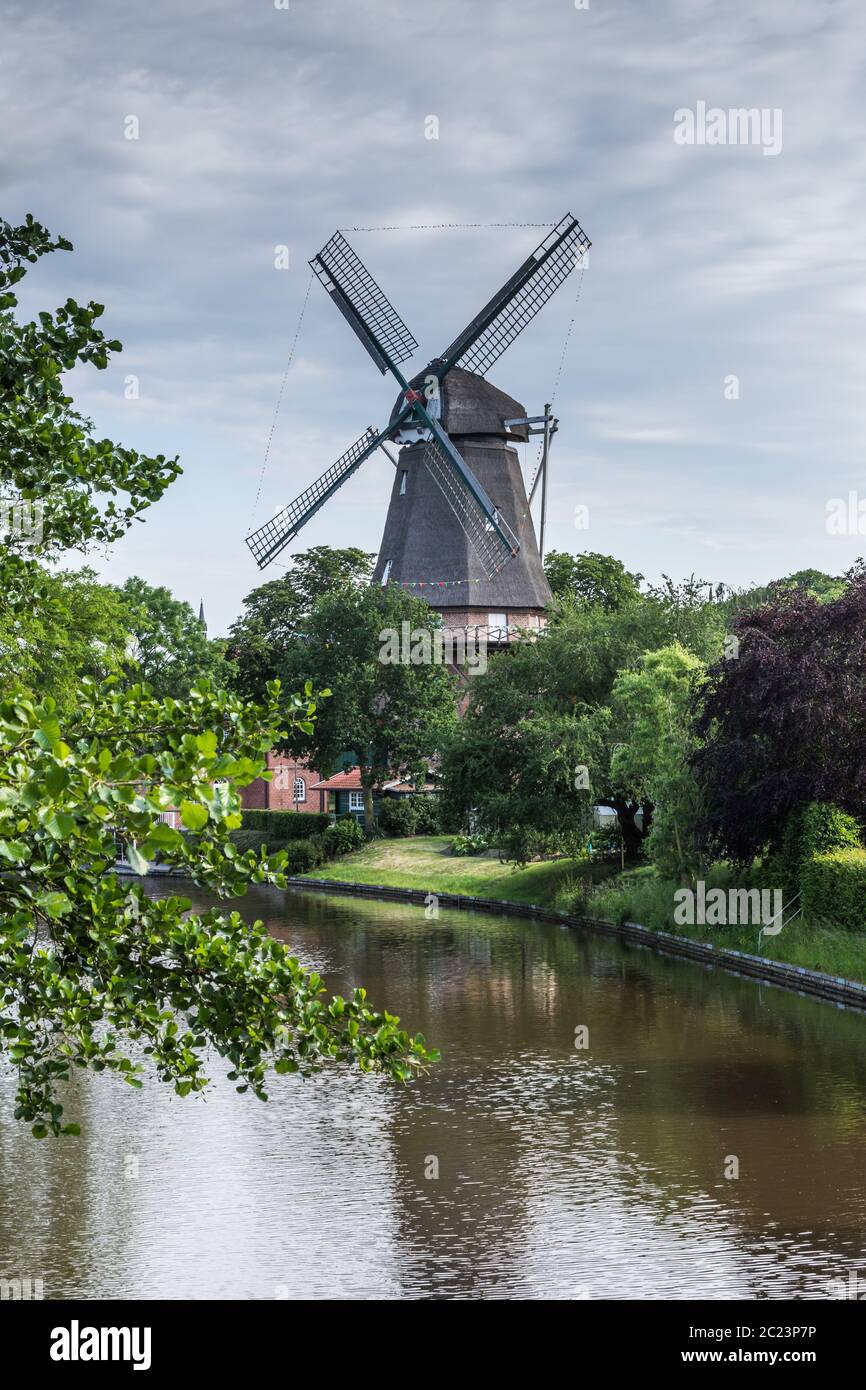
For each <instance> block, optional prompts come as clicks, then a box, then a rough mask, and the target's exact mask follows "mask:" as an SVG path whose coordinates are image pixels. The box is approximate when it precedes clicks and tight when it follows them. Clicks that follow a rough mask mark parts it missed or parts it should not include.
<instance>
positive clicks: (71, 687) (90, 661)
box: [0, 567, 128, 715]
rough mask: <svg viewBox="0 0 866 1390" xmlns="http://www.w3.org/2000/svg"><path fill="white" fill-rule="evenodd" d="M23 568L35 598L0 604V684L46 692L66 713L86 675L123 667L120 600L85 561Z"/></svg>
mask: <svg viewBox="0 0 866 1390" xmlns="http://www.w3.org/2000/svg"><path fill="white" fill-rule="evenodd" d="M24 574H29V576H30V579H31V580H32V585H31V588H32V590H33V602H32V603H22V602H18V603H15V604H8V603H7V604H6V605H4V606H3V607H2V608H0V688H5V687H6V686H7V685H8V684H9V683H10V682H12V681H16V682H18V683H19V684H20V685H21V686H22V687H23V688H24V689H25V690H27V691H29V692H30V693H31V694H33V695H34V696H36V697H37V698H42V697H43V696H46V695H50V696H51V697H52V698H53V699H54V700H55V701H56V702H57V706H58V710H59V711H60V712H61V714H64V715H65V714H66V713H68V712H70V711H72V710H74V709H75V706H76V704H77V700H78V688H79V685H80V683H81V680H82V678H83V677H84V676H95V677H104V676H110V675H112V674H115V673H117V672H120V671H121V670H122V669H123V665H124V660H125V657H126V651H127V645H128V629H127V622H126V613H125V610H124V606H123V603H122V601H121V599H120V596H119V595H118V593H117V591H116V590H115V589H114V588H112V587H111V586H110V585H107V584H101V583H100V582H99V580H98V579H97V577H96V575H95V574H94V572H93V570H91V569H88V568H86V567H85V568H83V569H80V570H71V571H70V570H61V571H58V572H50V571H48V570H43V569H41V568H37V567H31V568H30V569H29V570H25V571H24V572H23V574H22V576H21V577H22V579H23V577H24ZM25 591H26V590H25Z"/></svg>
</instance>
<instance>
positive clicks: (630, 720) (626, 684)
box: [610, 642, 704, 879]
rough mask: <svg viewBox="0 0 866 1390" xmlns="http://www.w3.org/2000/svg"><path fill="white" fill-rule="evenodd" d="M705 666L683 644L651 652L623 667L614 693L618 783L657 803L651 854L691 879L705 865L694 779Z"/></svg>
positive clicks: (661, 865) (613, 774)
mask: <svg viewBox="0 0 866 1390" xmlns="http://www.w3.org/2000/svg"><path fill="white" fill-rule="evenodd" d="M703 670H704V667H703V664H702V663H701V661H699V659H698V658H697V657H696V656H694V655H693V654H692V653H691V652H688V651H686V649H685V647H682V646H681V645H680V644H679V643H678V642H674V643H672V644H671V645H670V646H668V647H662V648H661V649H660V650H658V651H653V652H646V653H645V654H644V655H643V656H642V657H641V661H640V665H639V667H638V669H637V670H634V671H620V673H619V674H618V676H617V678H616V680H615V681H614V685H613V691H612V692H611V696H612V698H611V703H612V707H613V713H614V720H615V726H616V727H617V728H618V729H619V730H621V733H622V736H621V739H619V740H618V741H617V742H616V743H615V745H614V747H613V749H612V756H611V762H610V780H611V783H612V785H613V786H614V787H618V788H621V789H622V790H623V791H624V792H625V793H626V794H629V795H633V796H636V797H637V798H638V799H639V800H640V801H641V802H642V803H644V804H646V803H650V804H651V805H652V806H653V807H654V815H653V821H652V830H651V832H650V835H649V840H648V851H649V855H650V858H651V859H652V861H653V863H654V864H655V865H656V867H657V868H658V869H659V871H660V872H661V873H662V874H663V875H665V876H666V877H674V878H686V879H688V878H690V876H691V875H692V874H693V873H694V872H695V871H696V869H697V867H698V865H699V864H700V859H701V855H700V851H699V848H698V844H697V825H698V821H699V817H700V811H701V800H700V792H699V789H698V784H697V780H696V778H695V776H694V773H693V772H692V770H691V768H690V766H689V759H690V757H691V755H692V753H693V751H694V748H695V737H694V732H693V723H692V710H691V703H692V700H693V698H694V696H695V693H696V691H697V688H698V684H699V681H700V677H701V675H702V672H703Z"/></svg>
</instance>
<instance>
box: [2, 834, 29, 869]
mask: <svg viewBox="0 0 866 1390" xmlns="http://www.w3.org/2000/svg"><path fill="white" fill-rule="evenodd" d="M26 858H27V846H26V845H25V844H24V843H23V841H21V840H0V859H8V860H9V861H10V863H12V864H23V862H24V860H25V859H26Z"/></svg>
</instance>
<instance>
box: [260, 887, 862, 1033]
mask: <svg viewBox="0 0 866 1390" xmlns="http://www.w3.org/2000/svg"><path fill="white" fill-rule="evenodd" d="M286 881H287V883H288V884H289V886H290V887H291V888H299V889H313V890H315V891H319V892H326V893H329V892H330V893H345V894H348V895H352V894H354V895H357V896H359V897H371V898H383V899H385V900H390V901H392V902H412V903H422V904H423V903H424V901H425V899H426V897H427V895H428V893H429V892H431V891H432V890H430V889H426V888H396V887H393V886H391V885H388V884H383V883H375V884H374V883H350V882H347V881H344V880H342V879H327V878H295V877H292V878H288V879H287V880H286ZM436 897H437V898H438V900H439V904H440V906H442V907H454V908H462V909H463V910H464V911H466V910H472V911H476V912H478V911H481V912H500V913H501V914H502V915H503V917H524V918H536V919H538V920H539V921H543V922H560V923H562V924H564V925H565V926H568V927H572V928H574V929H581V928H583V929H588V930H590V931H593V932H596V933H597V934H598V935H600V936H615V937H619V939H620V940H621V941H626V942H628V943H629V944H630V945H634V946H640V947H643V948H645V949H647V950H652V951H656V952H658V953H659V954H660V955H668V956H676V957H678V958H679V959H682V960H690V961H692V962H693V963H694V964H698V965H704V966H706V967H708V968H712V967H714V966H720V967H721V968H722V969H723V970H724V971H725V972H726V973H727V974H732V975H739V976H740V977H742V978H745V979H752V980H757V981H758V982H759V983H762V984H767V985H771V986H774V987H776V988H779V989H787V990H789V991H791V992H793V993H795V994H800V995H804V996H807V997H809V998H817V999H823V1000H824V1001H825V1002H826V1003H830V1004H836V1006H837V1007H839V1008H855V1009H862V1010H866V985H861V984H858V983H857V981H856V980H846V979H844V978H842V977H841V976H838V975H825V974H822V973H821V972H820V971H817V970H810V969H809V968H808V967H807V966H805V965H789V964H787V963H786V962H783V961H774V960H770V959H768V958H767V957H766V956H752V955H748V954H747V953H746V952H744V951H735V950H733V949H729V948H727V947H724V948H723V947H717V946H714V945H713V944H712V943H711V942H704V941H694V940H692V938H691V937H687V936H675V935H674V934H673V933H672V932H663V931H654V930H653V929H651V928H650V927H644V926H641V925H640V923H639V922H622V923H616V922H609V921H606V920H605V919H604V918H601V917H572V916H570V915H569V914H568V913H567V912H557V911H556V910H555V909H552V908H543V907H539V906H538V905H537V904H536V903H513V902H510V901H508V899H506V898H476V897H471V896H470V895H469V894H466V893H444V892H440V893H437V894H436Z"/></svg>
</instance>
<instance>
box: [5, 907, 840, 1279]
mask: <svg viewBox="0 0 866 1390" xmlns="http://www.w3.org/2000/svg"><path fill="white" fill-rule="evenodd" d="M154 891H155V892H163V891H165V885H164V883H162V882H158V883H156V884H155V885H154ZM241 907H242V910H243V911H244V912H245V913H246V914H248V915H249V916H250V917H253V916H260V917H263V918H264V919H265V920H266V921H267V922H268V924H269V926H270V928H271V930H273V931H274V932H275V933H276V934H277V935H279V936H281V937H282V938H283V939H285V940H287V941H289V942H291V944H292V948H293V950H294V951H295V952H296V953H297V954H298V955H299V956H300V957H301V958H302V959H303V960H304V961H305V962H307V963H309V964H311V965H315V966H316V967H317V968H319V969H320V970H322V972H323V973H324V974H325V976H326V978H327V980H328V983H329V984H330V985H331V986H333V987H334V988H337V989H340V990H343V991H346V990H348V989H349V988H351V986H352V985H353V984H355V983H358V982H363V983H365V984H366V985H367V987H368V989H369V991H370V996H371V998H372V1000H373V1001H374V1002H375V1003H387V1005H388V1007H389V1008H391V1009H393V1010H395V1011H396V1012H398V1013H399V1014H400V1015H401V1016H402V1018H403V1020H404V1022H405V1023H406V1024H407V1026H410V1027H411V1028H413V1029H420V1030H421V1031H422V1032H424V1033H425V1034H426V1035H427V1036H428V1038H430V1039H431V1040H435V1042H436V1044H437V1045H438V1046H439V1047H440V1048H441V1050H442V1052H443V1054H444V1057H443V1061H442V1063H441V1064H440V1065H439V1066H438V1067H436V1068H435V1069H434V1071H433V1072H432V1074H431V1075H430V1076H429V1077H427V1078H425V1079H423V1080H421V1081H420V1082H418V1083H416V1084H414V1085H413V1086H412V1087H410V1088H408V1089H406V1090H399V1089H397V1088H396V1087H394V1086H392V1085H390V1084H387V1083H385V1082H382V1081H379V1080H377V1079H369V1078H361V1077H358V1076H355V1075H353V1074H351V1073H347V1072H343V1073H339V1074H332V1075H330V1076H328V1077H327V1078H325V1077H320V1078H316V1079H315V1080H313V1081H311V1082H307V1083H303V1082H300V1081H298V1080H297V1079H296V1078H292V1077H284V1078H276V1079H275V1080H274V1081H273V1082H272V1083H271V1085H270V1095H271V1100H270V1102H269V1103H268V1104H267V1105H261V1104H260V1103H259V1102H257V1101H255V1100H254V1099H251V1098H250V1097H249V1096H238V1095H236V1094H235V1092H234V1089H233V1087H232V1085H231V1083H228V1082H225V1081H223V1080H221V1078H220V1073H219V1066H218V1063H217V1064H215V1069H214V1076H215V1079H216V1084H215V1086H214V1087H213V1089H212V1090H211V1091H210V1092H209V1093H208V1096H207V1099H196V1098H194V1097H189V1098H187V1099H186V1100H178V1099H177V1098H175V1097H173V1096H172V1095H170V1094H168V1093H167V1092H165V1091H164V1090H163V1089H162V1088H161V1087H159V1086H158V1084H157V1083H155V1082H152V1083H148V1084H147V1086H146V1088H145V1090H144V1091H142V1092H133V1091H131V1090H129V1089H127V1088H126V1087H124V1086H122V1084H121V1083H119V1082H117V1081H115V1080H112V1079H109V1078H89V1077H79V1078H78V1079H77V1080H76V1084H75V1090H74V1093H73V1094H72V1095H71V1096H70V1099H69V1105H68V1111H69V1115H70V1118H71V1117H72V1116H73V1112H74V1117H75V1118H76V1119H79V1120H80V1121H81V1123H82V1125H83V1128H84V1131H85V1133H84V1136H83V1137H82V1138H81V1139H79V1140H72V1139H70V1140H65V1141H62V1142H60V1143H56V1144H52V1143H49V1142H48V1141H45V1142H43V1143H38V1142H36V1141H34V1140H32V1139H31V1138H30V1136H29V1132H28V1131H27V1130H26V1129H22V1128H21V1127H20V1126H19V1125H17V1123H16V1122H14V1121H13V1120H12V1119H11V1107H10V1104H9V1101H10V1093H11V1090H12V1078H11V1077H10V1076H9V1074H8V1073H4V1074H2V1077H0V1083H2V1096H0V1106H2V1109H0V1162H2V1169H0V1236H2V1266H0V1275H4V1276H5V1277H14V1276H16V1275H17V1276H19V1277H26V1276H27V1275H30V1276H31V1277H41V1278H43V1279H44V1283H45V1294H46V1297H51V1296H55V1297H60V1296H65V1297H79V1298H86V1297H95V1296H108V1297H114V1298H123V1297H144V1298H158V1297H168V1298H209V1297H218V1298H220V1297H221V1298H274V1297H278V1298H280V1297H296V1296H301V1297H323V1298H324V1297H365V1298H375V1297H383V1298H393V1297H407V1296H408V1297H414V1296H419V1295H433V1296H439V1297H474V1298H497V1297H511V1298H513V1297H518V1298H520V1297H526V1298H535V1297H548V1298H569V1299H573V1298H589V1299H591V1298H597V1297H612V1298H687V1297H699V1298H712V1297H721V1298H734V1299H736V1298H757V1297H768V1298H791V1297H807V1298H808V1297H826V1293H827V1290H826V1284H827V1281H828V1280H829V1279H831V1278H834V1277H846V1276H847V1272H848V1270H849V1269H850V1268H859V1269H861V1270H866V1254H864V1250H863V1246H864V1216H866V1203H864V1198H863V1195H862V1190H861V1188H862V1180H861V1175H862V1169H863V1157H862V1155H863V1152H864V1139H866V1064H864V1054H863V1039H864V1035H866V1018H864V1017H862V1016H860V1015H856V1014H852V1013H846V1012H844V1011H842V1010H838V1009H834V1008H831V1007H829V1006H828V1005H825V1004H820V1003H817V1002H814V1001H809V1000H805V999H799V998H797V997H795V996H791V995H786V994H783V993H782V992H780V991H777V990H768V989H762V988H760V987H758V986H756V985H755V984H754V983H751V982H749V981H742V980H737V979H734V978H732V977H730V976H725V975H722V974H717V973H707V972H704V971H702V970H699V969H697V968H696V967H694V966H692V965H689V964H686V963H683V962H677V961H666V960H663V959H661V958H658V957H655V956H652V955H650V954H648V953H647V952H644V951H641V950H639V949H637V948H629V947H624V946H622V945H620V944H619V943H616V942H611V941H607V940H605V939H601V938H597V937H592V936H583V935H579V934H576V933H574V932H570V931H567V930H565V929H564V928H560V927H557V926H550V925H542V924H532V923H523V922H513V921H509V920H508V919H505V918H493V917H489V916H487V915H483V914H479V915H477V916H476V915H473V914H467V913H458V912H447V911H443V912H442V913H441V915H440V918H439V920H438V921H435V922H429V921H427V920H426V919H425V917H424V911H423V908H420V907H417V908H416V907H406V906H402V905H398V904H391V903H375V902H368V901H355V900H353V899H345V898H337V897H333V898H323V897H321V896H318V895H315V894H308V895H303V894H293V895H289V896H286V895H285V894H281V893H277V892H274V891H272V890H267V889H261V890H256V891H255V892H251V893H250V894H249V896H248V897H247V898H246V899H244V900H242V903H241ZM578 1025H584V1026H585V1027H586V1028H588V1030H589V1047H588V1049H587V1050H585V1051H576V1050H575V1048H574V1030H575V1027H576V1026H578ZM731 1157H735V1158H736V1159H737V1160H738V1163H739V1172H740V1176H739V1178H738V1179H737V1180H728V1179H726V1177H725V1167H726V1163H728V1165H729V1166H730V1164H729V1160H730V1158H731ZM437 1164H438V1178H430V1177H428V1176H425V1174H427V1173H430V1172H431V1171H434V1170H435V1168H436V1165H437Z"/></svg>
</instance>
